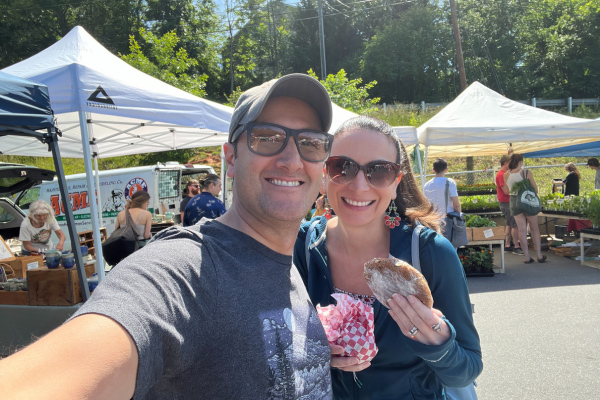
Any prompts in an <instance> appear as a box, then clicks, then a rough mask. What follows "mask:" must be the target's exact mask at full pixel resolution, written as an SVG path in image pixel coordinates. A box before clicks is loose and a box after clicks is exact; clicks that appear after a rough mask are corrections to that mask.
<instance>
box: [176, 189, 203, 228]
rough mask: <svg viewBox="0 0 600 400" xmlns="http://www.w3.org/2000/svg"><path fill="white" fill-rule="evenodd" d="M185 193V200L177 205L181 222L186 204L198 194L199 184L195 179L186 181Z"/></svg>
mask: <svg viewBox="0 0 600 400" xmlns="http://www.w3.org/2000/svg"><path fill="white" fill-rule="evenodd" d="M186 191H187V196H185V198H184V199H183V200H181V203H179V213H180V216H181V221H183V213H184V212H185V207H186V206H187V204H188V203H189V202H190V200H191V199H192V198H193V197H194V196H196V195H197V194H198V193H200V184H199V183H198V181H197V180H196V179H190V180H189V181H187V185H186Z"/></svg>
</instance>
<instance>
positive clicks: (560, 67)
mask: <svg viewBox="0 0 600 400" xmlns="http://www.w3.org/2000/svg"><path fill="white" fill-rule="evenodd" d="M521 14H522V18H521V20H520V26H519V27H518V32H519V34H518V40H519V41H520V43H521V46H523V61H522V63H523V67H522V68H523V69H524V70H525V73H526V75H527V76H526V78H527V79H526V80H524V82H523V85H524V86H526V87H528V90H529V94H530V95H531V96H537V97H547V98H556V97H566V96H573V97H597V96H598V95H599V93H600V71H599V70H598V65H600V0H570V1H561V0H531V1H529V2H527V7H524V8H523V9H522V13H521Z"/></svg>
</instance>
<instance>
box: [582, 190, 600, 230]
mask: <svg viewBox="0 0 600 400" xmlns="http://www.w3.org/2000/svg"><path fill="white" fill-rule="evenodd" d="M587 202H588V205H587V207H586V208H585V210H584V211H583V212H582V214H583V215H584V216H585V217H586V218H587V219H589V220H590V221H592V225H593V226H594V228H598V226H599V225H600V195H599V194H598V193H597V192H596V191H594V192H592V194H591V195H589V196H588V197H587Z"/></svg>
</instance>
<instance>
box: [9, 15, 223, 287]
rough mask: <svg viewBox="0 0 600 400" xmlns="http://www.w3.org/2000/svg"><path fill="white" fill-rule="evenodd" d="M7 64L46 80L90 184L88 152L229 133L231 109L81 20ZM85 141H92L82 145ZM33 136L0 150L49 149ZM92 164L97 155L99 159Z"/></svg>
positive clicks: (181, 144)
mask: <svg viewBox="0 0 600 400" xmlns="http://www.w3.org/2000/svg"><path fill="white" fill-rule="evenodd" d="M3 71H4V72H7V73H10V74H12V75H15V76H19V77H22V78H27V79H30V80H33V81H36V82H40V83H43V84H44V85H46V86H48V90H49V93H50V99H51V104H52V108H53V110H54V113H55V116H56V118H57V125H58V127H59V129H60V130H61V131H62V132H63V137H62V139H61V140H60V149H61V154H62V156H63V157H78V158H83V159H84V161H85V170H86V175H87V180H88V182H87V185H88V187H94V184H93V181H92V178H93V172H92V164H91V159H92V157H94V158H97V157H115V156H121V155H128V154H136V153H149V152H157V151H165V150H174V149H184V148H191V147H200V146H210V145H220V144H222V143H224V142H225V141H226V140H227V132H228V127H229V121H230V119H231V114H232V112H233V109H232V108H231V107H227V106H223V105H221V104H217V103H214V102H211V101H208V100H204V99H201V98H199V97H197V96H193V95H191V94H189V93H186V92H184V91H182V90H179V89H177V88H174V87H172V86H170V85H168V84H166V83H164V82H162V81H159V80H158V79H155V78H153V77H151V76H149V75H146V74H144V73H142V72H140V71H139V70H137V69H135V68H133V67H132V66H130V65H129V64H127V63H126V62H124V61H123V60H121V59H120V58H118V57H116V56H115V55H113V54H112V53H110V52H109V51H108V50H106V49H105V48H104V47H103V46H101V45H100V44H99V43H98V42H97V41H96V40H94V38H92V37H91V36H90V35H89V34H88V33H87V32H86V31H85V30H84V29H83V28H82V27H80V26H77V27H75V28H73V29H72V30H71V31H70V32H69V33H68V34H67V35H66V36H65V37H64V38H63V39H61V40H60V41H58V42H57V43H55V44H54V45H52V46H50V47H49V48H47V49H46V50H43V51H42V52H40V53H38V54H36V55H34V56H32V57H30V58H28V59H26V60H24V61H21V62H19V63H17V64H14V65H12V66H10V67H7V68H5V69H3ZM86 143H90V145H89V146H88V145H83V144H86ZM45 150H46V149H45V147H44V146H43V145H41V144H40V143H39V142H37V143H36V141H35V140H33V139H30V140H28V139H24V138H4V139H3V140H2V143H1V144H0V151H1V152H2V154H7V155H9V154H14V155H27V156H37V157H39V156H50V154H49V153H48V152H46V151H45ZM96 169H97V161H96ZM96 204H97V202H96V196H95V193H94V191H90V214H91V217H92V227H93V230H94V239H95V242H94V246H95V248H96V249H97V251H98V257H97V260H98V264H97V267H96V270H97V271H98V273H99V275H100V276H102V275H103V273H104V268H103V266H101V265H102V264H101V262H102V261H101V260H102V253H101V249H102V246H101V245H100V239H99V238H100V231H99V221H98V211H97V206H96Z"/></svg>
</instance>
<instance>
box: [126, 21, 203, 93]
mask: <svg viewBox="0 0 600 400" xmlns="http://www.w3.org/2000/svg"><path fill="white" fill-rule="evenodd" d="M139 34H140V36H141V37H142V39H143V40H144V42H145V43H146V45H148V50H147V54H148V55H146V54H144V53H143V52H142V48H141V46H140V45H139V44H138V42H137V41H136V40H135V38H134V37H133V36H130V37H129V42H130V46H129V50H130V54H127V55H123V56H121V58H122V59H123V60H125V61H126V62H127V63H129V64H130V65H132V66H134V67H135V68H137V69H139V70H140V71H142V72H145V73H146V74H148V75H151V76H153V77H155V78H157V79H160V80H161V81H163V82H166V83H168V84H169V85H172V86H175V87H177V88H179V89H182V90H185V91H186V92H189V93H191V94H194V95H196V96H199V97H204V96H205V95H206V92H205V91H204V88H205V86H206V79H207V76H206V75H201V76H198V75H188V74H187V73H186V72H187V71H188V70H189V69H190V68H191V67H194V66H196V65H197V64H198V61H196V60H194V59H191V58H189V57H188V54H187V51H186V50H185V49H183V48H179V49H177V44H178V43H179V38H178V37H177V34H175V32H167V33H165V34H164V35H163V36H162V37H158V36H155V35H154V34H153V33H152V32H148V31H146V30H145V29H144V28H140V30H139Z"/></svg>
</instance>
